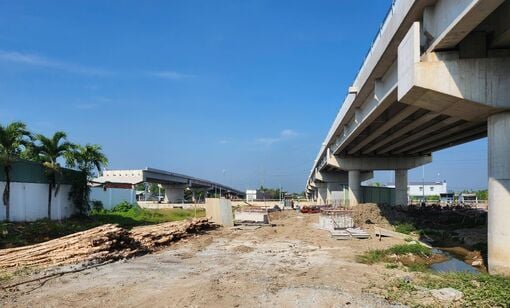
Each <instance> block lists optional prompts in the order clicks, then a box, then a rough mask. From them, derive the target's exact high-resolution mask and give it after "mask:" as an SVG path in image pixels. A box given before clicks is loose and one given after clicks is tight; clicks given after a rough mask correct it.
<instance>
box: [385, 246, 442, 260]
mask: <svg viewBox="0 0 510 308" xmlns="http://www.w3.org/2000/svg"><path fill="white" fill-rule="evenodd" d="M386 253H387V254H395V255H397V256H402V255H407V254H413V255H417V256H422V257H430V256H431V255H432V249H430V248H428V247H425V246H423V245H420V244H402V245H395V246H393V247H390V248H388V249H386Z"/></svg>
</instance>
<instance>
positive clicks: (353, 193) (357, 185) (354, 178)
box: [349, 170, 361, 206]
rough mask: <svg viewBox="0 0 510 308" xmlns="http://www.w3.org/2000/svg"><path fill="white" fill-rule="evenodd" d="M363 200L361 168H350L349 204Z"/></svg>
mask: <svg viewBox="0 0 510 308" xmlns="http://www.w3.org/2000/svg"><path fill="white" fill-rule="evenodd" d="M360 202H361V179H360V171H359V170H349V206H356V205H358V204H359V203H360Z"/></svg>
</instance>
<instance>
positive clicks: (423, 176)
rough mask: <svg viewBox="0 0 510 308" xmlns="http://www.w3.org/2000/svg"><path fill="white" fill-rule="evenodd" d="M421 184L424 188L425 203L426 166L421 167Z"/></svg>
mask: <svg viewBox="0 0 510 308" xmlns="http://www.w3.org/2000/svg"><path fill="white" fill-rule="evenodd" d="M421 182H422V187H421V190H422V195H423V197H422V198H423V199H422V200H423V202H425V166H421ZM425 205H427V203H426V202H425Z"/></svg>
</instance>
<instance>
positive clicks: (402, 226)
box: [395, 222, 416, 234]
mask: <svg viewBox="0 0 510 308" xmlns="http://www.w3.org/2000/svg"><path fill="white" fill-rule="evenodd" d="M395 231H396V232H400V233H403V234H411V233H412V232H414V231H416V227H415V226H414V225H413V224H411V223H408V222H406V223H399V224H397V225H395Z"/></svg>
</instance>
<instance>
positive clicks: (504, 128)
mask: <svg viewBox="0 0 510 308" xmlns="http://www.w3.org/2000/svg"><path fill="white" fill-rule="evenodd" d="M488 137H489V138H488V143H489V157H488V159H489V212H488V239H487V240H488V261H489V262H488V263H489V272H490V273H491V274H501V275H506V276H510V112H502V113H498V114H494V115H492V116H490V117H489V120H488Z"/></svg>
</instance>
